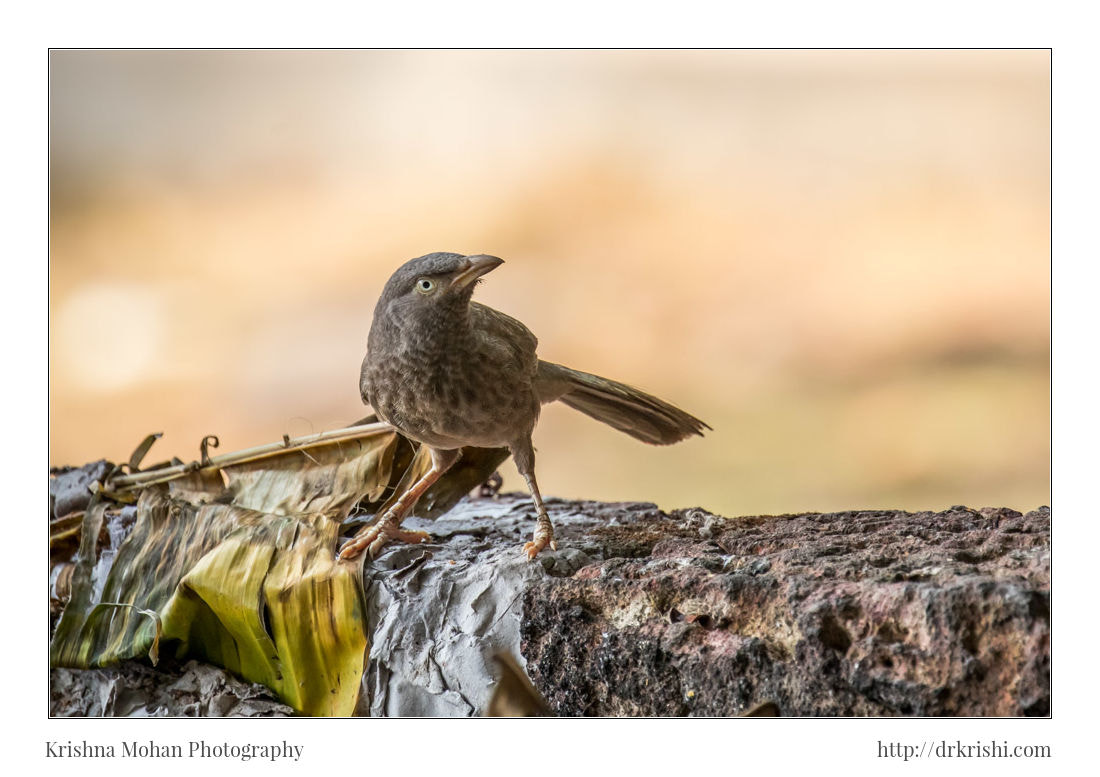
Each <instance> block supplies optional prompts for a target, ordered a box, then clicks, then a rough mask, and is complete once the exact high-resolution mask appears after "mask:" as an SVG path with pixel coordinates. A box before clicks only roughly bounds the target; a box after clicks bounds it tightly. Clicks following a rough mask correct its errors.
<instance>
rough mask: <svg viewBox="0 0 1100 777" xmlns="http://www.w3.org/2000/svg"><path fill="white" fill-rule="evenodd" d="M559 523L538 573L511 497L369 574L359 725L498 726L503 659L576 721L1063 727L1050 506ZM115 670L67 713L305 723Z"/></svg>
mask: <svg viewBox="0 0 1100 777" xmlns="http://www.w3.org/2000/svg"><path fill="white" fill-rule="evenodd" d="M76 475H77V471H73V473H71V475H70V476H71V477H75V476H76ZM63 485H64V484H63V483H59V484H58V486H59V487H60V486H63ZM53 487H54V486H53V484H51V489H53ZM51 502H53V500H51ZM547 505H548V507H549V509H550V513H551V516H552V518H553V520H554V524H555V527H556V534H557V539H558V547H559V550H557V551H545V552H544V553H543V554H542V555H540V556H539V557H538V559H537V560H536V561H534V562H532V563H528V562H527V561H526V560H525V557H524V556H523V555H522V554H521V552H520V547H521V546H522V544H523V542H524V541H525V540H526V539H527V538H528V537H529V535H530V533H531V531H532V530H533V527H534V512H533V509H532V506H531V502H530V500H529V499H528V498H527V497H526V496H524V495H503V496H500V497H496V498H480V499H467V500H464V501H463V502H462V503H460V504H459V505H458V506H457V507H456V508H455V509H454V510H452V511H451V512H450V513H448V514H446V515H444V516H442V517H441V518H438V519H436V520H434V521H429V520H423V519H417V518H412V519H409V520H408V521H407V522H406V526H407V527H408V528H416V529H424V530H427V531H429V532H430V533H431V534H432V536H433V541H432V542H430V543H426V544H423V545H417V546H397V547H393V548H390V549H387V550H386V551H385V552H384V553H383V554H382V556H381V557H380V558H379V559H377V560H376V561H373V562H367V563H366V564H365V565H364V569H363V579H364V589H365V596H366V602H367V610H368V628H369V629H370V630H371V634H372V636H371V642H370V660H369V664H368V667H367V671H366V673H365V675H364V678H363V693H362V695H361V698H360V702H359V710H358V711H359V713H360V714H370V715H459V716H461V715H475V714H481V713H483V712H484V710H485V709H486V708H487V707H488V703H489V699H490V696H491V694H492V691H493V687H494V674H495V672H494V668H493V662H492V656H493V654H494V653H498V652H506V653H510V654H511V655H513V656H515V657H516V658H517V659H518V663H519V664H520V665H521V666H524V665H525V666H526V669H527V672H528V674H529V675H530V677H531V679H532V681H533V682H534V684H535V686H536V688H537V689H538V690H539V691H540V692H541V693H542V695H543V696H544V697H545V699H546V701H547V702H548V704H549V707H550V709H551V710H552V711H553V712H554V713H555V714H558V715H738V714H740V713H742V712H744V711H745V710H747V709H748V708H750V707H752V706H753V705H755V704H758V703H760V702H765V701H770V702H774V704H775V705H776V706H777V707H778V709H779V712H780V714H782V715H785V716H786V715H999V716H1003V715H1013V716H1014V715H1047V714H1049V709H1050V511H1049V509H1048V508H1040V509H1038V510H1035V511H1033V512H1030V513H1028V514H1026V515H1022V514H1021V513H1018V512H1016V511H1014V510H1009V509H1004V508H997V509H993V508H985V509H982V510H971V509H968V508H965V507H955V508H951V509H950V510H947V511H944V512H940V513H933V512H922V513H904V512H897V511H890V510H878V511H861V512H845V513H833V514H803V515H786V516H752V517H742V518H723V517H721V516H716V515H712V514H711V513H708V512H706V511H704V510H700V509H691V510H679V511H675V512H672V513H667V514H666V513H663V512H661V511H659V510H658V509H657V508H656V507H655V506H653V505H651V504H640V503H620V504H604V503H595V502H573V501H563V500H556V499H550V500H547ZM110 544H113V543H105V546H106V545H110ZM188 666H192V665H188ZM198 666H199V665H197V664H196V665H193V667H198ZM205 669H209V667H206V668H205ZM192 671H193V670H192ZM215 671H220V670H215ZM112 672H115V670H92V671H88V672H73V671H69V670H54V673H53V674H52V675H51V680H52V699H51V712H52V714H57V715H66V714H76V715H80V714H89V715H128V714H176V715H180V714H200V715H217V714H285V712H287V711H288V710H286V708H281V710H279V709H276V707H277V706H278V705H276V706H267V705H275V704H276V703H275V702H274V701H273V699H272V698H271V697H270V696H269V695H268V696H266V697H264V696H263V694H264V693H266V692H264V691H262V690H261V689H257V688H256V687H255V686H248V685H247V684H244V683H237V685H238V686H241V687H245V688H252V689H253V691H250V693H251V692H255V693H259V694H260V695H258V696H248V695H244V696H242V695H241V693H239V692H238V690H239V689H238V688H236V686H233V688H230V683H231V682H232V683H236V682H237V681H235V680H232V678H229V677H225V679H224V681H219V682H221V683H223V684H218V683H213V682H207V681H204V682H205V685H204V683H203V682H199V681H197V680H196V681H187V682H189V683H190V685H187V688H192V689H193V692H192V691H188V692H187V693H183V694H182V695H181V693H180V692H179V688H180V687H181V686H180V682H181V679H180V676H179V675H178V674H176V675H172V674H164V673H160V672H155V671H153V670H151V669H148V668H145V667H142V666H141V665H140V664H138V663H137V662H130V663H128V664H127V665H126V666H125V669H124V674H123V675H119V674H117V673H115V674H112ZM221 674H222V675H223V676H224V673H221ZM226 689H230V690H229V691H228V692H227V691H226ZM166 692H168V693H167V696H165V693H166ZM227 693H228V696H227ZM242 693H243V692H242ZM188 694H192V695H188Z"/></svg>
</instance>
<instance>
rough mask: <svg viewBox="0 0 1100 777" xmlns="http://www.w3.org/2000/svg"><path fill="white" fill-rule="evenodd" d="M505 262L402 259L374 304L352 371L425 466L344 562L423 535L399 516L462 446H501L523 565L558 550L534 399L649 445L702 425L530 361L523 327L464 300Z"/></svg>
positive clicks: (348, 546)
mask: <svg viewBox="0 0 1100 777" xmlns="http://www.w3.org/2000/svg"><path fill="white" fill-rule="evenodd" d="M503 263H504V260H503V259H500V258H498V257H495V256H490V255H488V254H473V255H463V254H460V253H449V252H436V253H430V254H426V255H424V256H419V257H417V258H415V259H410V260H409V261H407V262H405V263H404V264H403V265H401V267H399V268H398V269H397V270H396V271H395V272H394V273H393V275H391V276H390V278H389V280H388V281H387V282H386V285H385V287H384V288H383V289H382V293H381V295H380V296H379V298H378V302H377V304H376V305H375V309H374V318H373V321H372V322H371V327H370V333H369V334H368V336H367V354H366V356H365V357H364V359H363V365H362V369H361V371H360V378H359V388H360V392H361V394H362V398H363V401H364V403H366V404H368V405H370V406H371V407H372V408H373V409H374V411H375V413H376V414H377V415H378V417H379V418H380V419H381V420H383V421H385V422H386V423H388V424H390V425H391V426H393V427H394V428H395V429H396V430H397V431H398V432H400V433H401V434H402V435H404V436H405V437H407V438H409V439H410V440H412V441H414V442H417V443H419V444H420V445H422V446H426V447H427V450H428V454H429V455H430V461H431V466H430V468H429V469H428V471H427V472H426V473H425V474H424V475H423V476H421V477H420V478H419V480H417V481H416V482H415V483H413V484H412V485H411V486H409V487H408V488H407V489H406V490H405V491H404V493H402V494H401V495H400V497H399V498H398V499H397V500H396V501H394V502H393V504H392V505H391V506H390V507H389V509H387V510H386V512H385V513H383V514H382V515H381V516H380V517H379V518H378V519H376V520H375V521H374V522H372V523H371V524H370V525H368V526H366V527H364V528H362V529H361V530H360V531H359V532H358V533H357V534H356V535H355V536H354V537H352V538H351V539H349V540H348V541H347V542H345V543H344V545H343V546H341V548H340V550H339V554H338V555H339V557H340V558H341V559H354V558H356V557H358V556H359V555H360V554H362V553H363V552H364V551H367V553H368V555H369V557H370V558H372V559H373V558H377V557H378V555H379V553H380V552H381V550H382V548H384V547H385V546H386V545H387V544H389V543H390V542H392V541H395V540H396V541H400V542H405V543H420V542H426V541H428V540H429V539H430V535H429V534H428V533H427V532H422V531H407V530H405V529H402V528H401V523H402V521H403V520H404V519H405V518H406V517H407V516H408V515H409V513H410V512H411V511H412V509H413V508H414V507H415V505H416V502H417V500H418V499H419V498H420V497H421V496H422V495H423V494H424V492H425V491H427V490H428V489H429V488H430V487H431V485H432V484H433V483H435V482H436V481H437V480H438V479H439V478H440V477H441V476H442V475H443V474H444V473H445V472H446V471H447V470H448V469H450V467H452V466H453V465H454V464H455V462H457V461H458V459H459V457H460V456H461V449H462V448H463V447H466V446H473V447H484V448H491V447H501V448H504V447H506V448H507V449H508V450H509V451H510V453H511V455H512V458H513V460H514V461H515V464H516V469H517V470H518V471H519V473H520V475H522V476H523V479H524V481H525V482H526V483H527V488H528V490H529V491H530V493H531V498H532V501H533V502H534V507H535V512H536V526H535V530H534V534H533V536H532V539H531V540H530V541H529V542H527V543H526V544H525V545H524V546H523V549H522V550H523V553H525V554H526V556H527V558H528V560H531V559H534V558H535V557H536V556H537V555H538V554H539V553H540V552H541V551H543V550H544V549H545V548H547V547H549V548H551V549H552V550H556V549H557V543H556V541H555V539H554V527H553V524H552V522H551V521H550V516H549V514H548V513H547V510H546V505H545V503H544V502H543V499H542V495H541V494H540V493H539V487H538V482H537V481H536V479H535V450H534V446H533V445H532V442H531V433H532V431H533V430H534V428H535V424H536V422H537V421H538V418H539V411H540V409H541V407H542V405H544V404H546V403H548V402H554V401H558V402H562V403H564V404H565V405H568V406H569V407H571V408H574V409H575V410H579V411H580V412H582V413H584V414H586V415H588V416H590V417H591V418H594V419H596V420H597V421H602V422H603V423H605V424H608V425H609V426H611V427H613V428H615V429H618V430H619V431H622V432H625V433H626V434H628V435H630V436H631V437H634V438H635V439H638V440H641V441H642V442H645V443H649V444H651V445H669V444H671V443H675V442H679V441H680V440H683V439H685V438H687V437H690V436H692V435H699V436H702V434H703V430H704V429H710V428H711V427H710V426H708V425H707V424H706V423H704V422H703V421H700V420H699V419H698V418H696V417H695V416H693V415H691V414H689V413H687V412H685V411H683V410H681V409H680V408H678V407H675V406H674V405H671V404H669V403H668V402H665V401H664V400H662V399H658V398H657V397H655V396H653V395H651V394H647V393H646V392H644V391H641V390H639V389H636V388H633V387H631V386H628V385H626V384H625V383H619V382H618V381H614V380H610V379H608V378H602V377H600V376H598V375H593V374H591V373H587V372H581V371H580V370H574V369H571V368H569V367H565V366H563V365H561V364H555V363H554V362H549V361H543V360H542V359H539V357H538V355H537V353H536V349H537V346H538V340H537V338H536V337H535V335H534V334H532V333H531V331H530V330H529V329H528V328H527V327H526V326H524V325H523V324H522V323H520V322H519V321H517V320H516V319H514V318H512V317H511V316H509V315H506V314H504V313H501V312H500V311H498V310H494V309H493V308H491V307H488V306H486V305H482V304H481V303H478V302H474V301H472V296H473V292H474V288H475V287H476V286H477V285H478V284H479V283H480V282H482V279H483V278H484V276H485V275H486V274H487V273H490V272H492V271H493V270H495V269H496V268H498V267H500V266H501V265H502V264H503Z"/></svg>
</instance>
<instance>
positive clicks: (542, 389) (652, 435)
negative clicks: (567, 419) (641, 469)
mask: <svg viewBox="0 0 1100 777" xmlns="http://www.w3.org/2000/svg"><path fill="white" fill-rule="evenodd" d="M538 388H539V396H540V398H541V399H542V401H543V402H544V403H545V402H552V401H554V400H558V401H560V402H562V403H564V404H566V405H568V406H569V407H571V408H573V409H574V410H579V411H581V412H582V413H584V414H585V415H587V416H589V417H590V418H595V419H596V420H597V421H602V422H603V423H605V424H607V425H608V426H611V427H614V428H615V429H618V430H619V431H620V432H625V433H626V434H629V435H630V436H631V437H634V438H635V439H638V440H641V441H642V442H647V443H650V444H651V445H670V444H672V443H674V442H679V441H680V440H682V439H684V438H685V437H687V436H689V435H692V434H698V435H702V434H703V430H704V429H710V427H709V426H707V424H705V423H704V422H703V421H700V420H699V419H698V418H696V417H695V416H693V415H691V414H689V413H685V412H684V411H683V410H681V409H680V408H678V407H676V406H674V405H670V404H669V403H668V402H665V401H664V400H662V399H658V398H657V397H655V396H653V395H652V394H647V393H645V392H644V391H640V390H638V389H636V388H633V387H632V386H628V385H626V384H625V383H619V382H618V381H614V380H608V379H607V378H601V377H600V376H598V375H592V374H589V373H587V372H581V371H580V370H573V369H570V368H569V367H563V366H562V365H560V364H554V363H553V362H544V361H540V362H539V372H538Z"/></svg>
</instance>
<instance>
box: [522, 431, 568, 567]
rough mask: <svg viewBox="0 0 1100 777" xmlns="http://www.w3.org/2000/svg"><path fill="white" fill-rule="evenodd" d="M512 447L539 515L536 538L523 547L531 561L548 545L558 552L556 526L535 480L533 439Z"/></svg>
mask: <svg viewBox="0 0 1100 777" xmlns="http://www.w3.org/2000/svg"><path fill="white" fill-rule="evenodd" d="M511 447H512V458H513V459H514V460H515V462H516V469H518V470H519V474H521V475H523V479H524V480H526V481H527V488H528V489H529V490H530V491H531V499H533V500H534V502H535V511H536V512H537V513H538V523H537V524H536V526H535V536H534V538H533V539H532V540H531V541H530V542H528V543H527V544H525V545H524V546H523V552H524V553H526V554H527V560H528V561H530V560H531V559H533V558H534V557H535V556H537V555H538V554H539V552H540V551H541V550H543V549H544V548H545V547H546V546H547V545H549V546H550V549H551V550H557V549H558V546H557V543H555V542H554V525H553V524H552V523H550V516H549V515H548V514H547V512H546V505H545V504H543V502H542V494H540V493H539V484H538V482H536V480H535V449H534V448H533V447H532V445H531V438H530V437H528V438H527V440H526V441H525V442H523V443H520V444H518V445H514V446H511Z"/></svg>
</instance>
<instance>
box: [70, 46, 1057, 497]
mask: <svg viewBox="0 0 1100 777" xmlns="http://www.w3.org/2000/svg"><path fill="white" fill-rule="evenodd" d="M1049 78H1050V59H1049V53H1048V52H1046V51H973V52H966V51H946V52H937V51H805V52H800V51H608V52H583V51H551V52H542V51H499V52H496V51H286V52H283V51H261V52H235V51H230V52H219V51H186V52H165V51H160V52H158V51H115V52H110V51H108V52H96V51H54V52H52V53H51V56H50V95H51V97H50V103H51V115H50V139H51V159H50V176H51V233H50V246H51V251H50V381H49V383H50V464H51V465H63V464H74V465H79V464H82V463H84V462H86V461H90V460H94V459H98V458H103V457H106V458H109V459H111V460H114V461H124V460H126V459H127V458H128V457H129V455H130V452H131V451H132V450H133V448H134V447H135V446H136V445H137V444H138V443H139V442H140V441H141V439H142V438H143V437H144V436H145V435H146V434H148V433H150V432H158V431H159V432H164V433H165V436H164V438H163V439H162V440H160V441H159V442H158V443H157V445H156V446H154V448H153V450H152V452H151V453H150V454H149V456H148V457H147V459H146V461H147V463H151V462H153V461H160V460H163V459H166V458H169V457H171V456H173V455H176V456H179V457H180V458H182V459H184V460H191V459H194V458H197V457H198V452H199V440H200V439H201V438H202V437H203V435H206V434H217V435H218V436H219V437H220V438H221V443H222V445H221V448H220V449H219V450H218V453H222V452H228V451H232V450H236V449H240V448H244V447H249V446H252V445H258V444H262V443H267V442H274V441H278V440H279V439H280V438H281V436H282V435H283V434H284V433H287V434H290V435H291V436H298V435H303V434H309V433H311V432H318V431H322V430H325V429H332V428H336V427H339V426H344V425H346V424H348V423H350V422H352V421H354V420H356V419H358V418H360V417H362V416H363V415H365V414H366V412H367V411H366V410H365V409H364V407H363V406H362V404H361V400H360V398H359V391H358V373H359V365H360V362H361V360H362V357H363V353H364V351H365V347H366V337H367V331H368V329H369V326H370V321H371V316H372V312H373V308H374V302H375V300H376V298H377V295H378V293H379V291H380V290H381V287H382V285H383V284H384V283H385V281H386V279H387V278H388V276H389V274H390V273H391V272H392V271H393V270H394V269H395V268H396V267H397V266H398V265H400V264H401V263H402V262H404V261H405V260H406V259H409V258H411V257H414V256H418V255H421V254H424V253H428V252H431V251H438V250H445V251H459V252H464V253H481V252H483V253H491V254H495V255H497V256H500V257H502V258H504V259H505V260H506V264H505V265H504V266H502V267H501V268H500V269H498V270H497V271H495V272H494V273H493V274H492V275H491V276H489V277H487V278H486V281H485V283H483V284H482V285H481V286H480V287H479V289H478V294H477V298H478V299H480V300H481V301H482V302H485V303H487V304H489V305H492V306H494V307H497V308H499V309H500V310H503V311H504V312H507V313H510V314H512V315H514V316H516V317H518V318H520V319H521V320H523V321H524V322H525V323H526V324H527V325H528V326H529V327H530V328H531V329H532V330H533V331H534V332H535V333H536V334H537V335H538V337H539V340H540V351H539V352H540V356H542V357H543V358H545V359H549V360H552V361H558V362H562V363H565V364H568V365H569V366H572V367H576V368H578V369H583V370H587V371H591V372H597V373H600V374H603V375H606V376H608V377H612V378H615V379H618V380H622V381H624V382H627V383H631V384H634V385H637V386H640V387H643V388H645V389H647V390H649V391H651V392H653V393H655V394H657V395H659V396H661V397H663V398H665V399H668V400H670V401H672V402H674V403H675V404H678V405H680V406H682V407H684V408H685V409H687V410H689V411H690V412H692V413H694V414H695V415H697V416H699V417H701V418H703V419H704V420H706V421H707V422H708V423H709V424H710V425H711V426H713V427H714V431H713V432H712V433H710V434H708V435H707V437H706V438H704V439H693V440H690V441H687V442H684V443H681V444H679V445H676V446H673V447H670V448H651V447H649V446H645V445H642V444H639V443H637V442H636V441H634V440H631V439H630V438H628V437H626V436H624V435H621V434H619V433H617V432H615V431H614V430H611V429H610V428H607V427H604V426H602V425H600V424H597V423H595V422H593V421H591V420H589V419H587V418H585V417H584V416H581V415H580V414H578V413H575V412H574V411H572V410H569V409H568V408H565V407H564V406H558V405H551V406H548V407H547V408H545V409H544V412H543V418H542V422H541V423H540V425H539V427H538V429H537V430H536V433H535V444H536V446H537V448H538V452H539V453H538V477H539V484H540V486H541V488H542V491H543V493H544V494H547V495H554V496H562V497H585V498H596V499H605V500H645V501H655V502H657V503H658V504H660V505H661V506H662V507H664V508H675V507H690V506H696V505H699V506H703V507H706V508H708V509H710V510H713V511H716V512H721V513H724V514H727V515H739V514H751V513H785V512H794V511H802V510H839V509H849V508H873V507H893V508H908V509H942V508H944V507H947V506H950V505H954V504H967V505H970V506H974V507H980V506H985V505H996V506H1008V507H1013V508H1016V509H1020V510H1028V509H1032V508H1034V507H1036V506H1038V505H1040V504H1048V503H1049V501H1050V477H1049V463H1050V458H1049V457H1050V415H1049V414H1050V384H1049V337H1050V324H1049V322H1050V297H1049V295H1050V256H1049V238H1050V212H1049V195H1050V189H1049V176H1050V167H1049V159H1050V156H1049V155H1050V132H1049V111H1050V89H1049ZM504 475H505V488H506V489H523V481H522V479H521V478H519V476H518V475H517V474H516V473H515V470H514V468H512V466H511V464H510V463H509V465H508V469H507V470H505V472H504Z"/></svg>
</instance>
